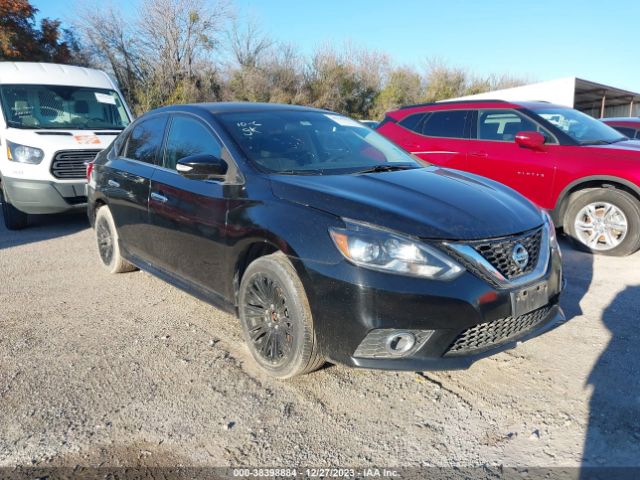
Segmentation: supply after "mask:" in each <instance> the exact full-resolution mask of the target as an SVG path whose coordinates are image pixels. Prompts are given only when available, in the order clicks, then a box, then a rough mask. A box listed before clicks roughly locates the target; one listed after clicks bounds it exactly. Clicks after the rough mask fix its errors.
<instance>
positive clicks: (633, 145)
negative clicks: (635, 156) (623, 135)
mask: <svg viewBox="0 0 640 480" xmlns="http://www.w3.org/2000/svg"><path fill="white" fill-rule="evenodd" d="M583 146H584V147H587V148H597V149H598V150H606V151H607V153H609V154H617V153H625V152H629V151H630V150H631V151H633V152H639V153H640V141H638V140H623V141H621V142H616V143H612V144H611V145H583Z"/></svg>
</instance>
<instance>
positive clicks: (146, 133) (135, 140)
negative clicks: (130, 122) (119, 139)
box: [124, 115, 167, 164]
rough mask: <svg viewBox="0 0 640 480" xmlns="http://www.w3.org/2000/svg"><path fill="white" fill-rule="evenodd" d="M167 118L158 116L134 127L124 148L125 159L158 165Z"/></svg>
mask: <svg viewBox="0 0 640 480" xmlns="http://www.w3.org/2000/svg"><path fill="white" fill-rule="evenodd" d="M166 125H167V116H166V115H158V116H155V117H151V118H149V119H147V120H142V121H141V122H140V123H138V124H137V125H134V126H133V128H132V129H131V133H130V134H129V138H128V139H127V144H126V146H125V148H124V157H126V158H129V159H131V160H137V161H139V162H144V163H151V164H157V163H158V161H157V157H158V152H159V151H160V147H161V146H162V139H163V137H164V129H165V127H166Z"/></svg>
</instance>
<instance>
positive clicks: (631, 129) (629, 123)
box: [602, 117, 640, 140]
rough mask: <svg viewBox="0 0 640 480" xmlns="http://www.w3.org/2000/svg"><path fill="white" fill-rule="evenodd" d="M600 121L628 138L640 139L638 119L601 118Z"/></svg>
mask: <svg viewBox="0 0 640 480" xmlns="http://www.w3.org/2000/svg"><path fill="white" fill-rule="evenodd" d="M602 121H603V122H604V123H606V124H607V125H609V126H610V127H613V128H615V129H616V130H617V131H619V132H620V133H621V134H623V135H625V136H626V137H628V138H635V139H636V140H638V139H640V117H619V118H603V119H602Z"/></svg>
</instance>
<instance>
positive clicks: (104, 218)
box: [94, 206, 136, 273]
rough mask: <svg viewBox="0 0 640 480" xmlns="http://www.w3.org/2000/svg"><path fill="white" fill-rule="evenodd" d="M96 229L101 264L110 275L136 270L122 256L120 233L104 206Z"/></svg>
mask: <svg viewBox="0 0 640 480" xmlns="http://www.w3.org/2000/svg"><path fill="white" fill-rule="evenodd" d="M94 229H95V232H96V242H97V244H98V256H99V257H100V262H101V263H102V266H103V267H104V268H106V269H107V271H108V272H109V273H123V272H131V271H133V270H135V269H136V267H134V266H133V265H131V264H130V263H129V262H127V261H126V260H125V259H124V258H122V255H121V254H120V245H118V231H117V230H116V225H115V223H114V222H113V217H112V216H111V210H109V207H107V206H103V207H100V208H99V209H98V212H97V213H96V221H95V227H94Z"/></svg>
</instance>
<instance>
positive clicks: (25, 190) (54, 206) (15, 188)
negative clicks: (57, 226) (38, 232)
mask: <svg viewBox="0 0 640 480" xmlns="http://www.w3.org/2000/svg"><path fill="white" fill-rule="evenodd" d="M2 184H3V188H4V191H5V195H6V196H7V198H8V199H9V201H10V202H11V204H12V205H13V206H14V207H15V208H17V209H18V210H20V211H22V212H24V213H29V214H46V213H61V212H66V211H69V210H80V209H83V208H86V206H87V197H86V193H85V185H86V182H85V181H80V182H65V183H62V182H53V181H43V180H24V179H17V178H9V177H4V178H3V179H2Z"/></svg>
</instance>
